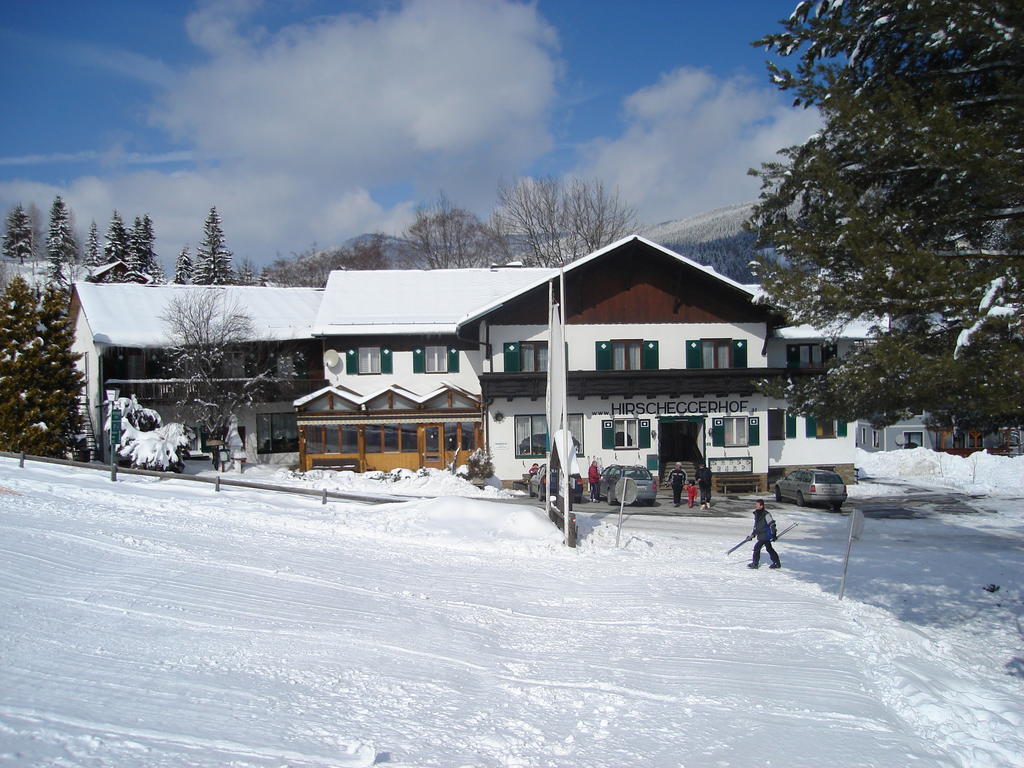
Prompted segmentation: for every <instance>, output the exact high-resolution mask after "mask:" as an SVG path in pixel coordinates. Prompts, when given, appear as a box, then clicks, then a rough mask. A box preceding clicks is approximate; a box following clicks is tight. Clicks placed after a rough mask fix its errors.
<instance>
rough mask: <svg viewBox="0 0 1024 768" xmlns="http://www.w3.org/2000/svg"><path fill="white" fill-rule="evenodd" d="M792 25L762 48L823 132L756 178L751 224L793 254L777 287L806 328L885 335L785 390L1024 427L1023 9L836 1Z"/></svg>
mask: <svg viewBox="0 0 1024 768" xmlns="http://www.w3.org/2000/svg"><path fill="white" fill-rule="evenodd" d="M783 27H784V29H783V31H781V32H777V33H775V34H770V35H768V36H766V37H765V38H763V39H762V40H759V41H757V42H756V43H755V44H756V45H761V46H765V47H767V49H769V50H770V51H772V52H774V53H775V54H778V56H779V58H778V59H777V61H776V62H773V63H770V64H769V69H770V71H771V74H772V77H773V80H774V81H775V82H776V83H777V84H778V86H779V87H780V88H781V89H783V90H785V91H788V92H790V93H792V94H793V96H794V101H795V103H796V104H798V105H804V106H806V107H813V108H817V109H819V110H820V112H821V115H822V118H823V123H824V126H823V128H822V130H821V131H820V132H818V133H817V134H816V135H814V136H812V137H811V138H809V139H808V140H807V141H806V142H805V143H804V144H802V145H800V146H796V147H791V148H789V149H787V150H784V151H783V152H782V153H781V157H782V159H781V160H780V161H778V162H774V163H769V164H766V165H765V166H763V167H762V168H761V170H760V171H758V172H757V173H758V174H759V175H760V177H761V180H762V192H761V198H760V202H759V204H758V205H757V206H756V208H755V212H754V215H753V218H752V225H753V227H754V228H755V229H756V231H757V232H758V234H759V238H760V241H761V243H762V244H764V245H767V246H772V247H774V249H775V250H776V252H777V255H778V256H779V257H780V258H779V260H778V261H774V260H764V261H763V262H762V264H761V265H760V269H761V278H762V281H763V283H764V286H765V288H766V290H767V292H768V294H769V296H770V298H771V299H772V300H773V301H774V303H775V304H776V305H777V306H779V307H780V308H781V309H783V310H784V311H785V312H786V313H787V314H788V315H789V317H790V319H791V320H792V321H793V322H795V323H810V324H813V325H815V326H818V327H820V328H828V329H833V330H835V331H837V332H838V330H839V329H840V328H841V326H842V325H843V324H844V323H847V322H849V321H852V320H862V319H868V320H869V321H871V322H873V323H874V324H875V326H876V329H877V334H878V335H877V338H878V341H877V343H874V344H870V345H865V346H864V347H862V348H860V349H858V350H856V351H855V352H854V353H853V354H852V355H850V356H849V357H846V358H844V359H841V360H836V361H834V362H833V363H832V367H831V369H830V371H829V374H828V375H826V376H823V377H818V378H816V379H806V378H805V379H798V380H795V381H793V382H790V383H789V386H788V387H787V390H786V394H787V396H788V397H789V398H790V401H791V402H792V403H793V404H794V405H795V407H796V408H797V409H798V410H802V411H804V412H807V413H814V414H817V415H821V416H829V417H840V418H846V419H850V418H855V417H871V418H873V419H874V420H875V421H876V423H885V422H892V421H894V420H896V419H898V418H900V417H902V416H905V415H908V414H911V413H921V412H928V413H930V414H931V417H932V419H933V422H935V423H940V424H951V425H965V426H966V425H972V426H978V427H982V428H992V427H995V426H997V425H999V424H1003V423H1006V422H1009V423H1019V422H1020V420H1021V414H1022V413H1024V402H1022V400H1024V387H1022V386H1021V384H1020V376H1021V371H1022V370H1024V335H1022V324H1021V321H1022V315H1021V312H1022V286H1024V258H1022V256H1024V4H1021V3H1020V2H1017V0H980V1H967V0H920V1H919V2H913V3H908V2H906V0H845V2H837V1H836V0H820V1H817V2H800V3H799V4H798V5H797V7H796V10H795V11H794V13H793V14H792V16H791V17H790V18H789V19H788V20H787V21H785V22H783ZM790 62H792V65H791V66H789V64H790Z"/></svg>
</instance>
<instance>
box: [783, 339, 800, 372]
mask: <svg viewBox="0 0 1024 768" xmlns="http://www.w3.org/2000/svg"><path fill="white" fill-rule="evenodd" d="M786 367H787V368H799V367H800V347H798V346H797V345H796V344H787V345H786Z"/></svg>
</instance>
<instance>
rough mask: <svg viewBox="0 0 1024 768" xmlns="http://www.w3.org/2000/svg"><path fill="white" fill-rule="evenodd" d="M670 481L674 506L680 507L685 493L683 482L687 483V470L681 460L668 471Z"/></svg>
mask: <svg viewBox="0 0 1024 768" xmlns="http://www.w3.org/2000/svg"><path fill="white" fill-rule="evenodd" d="M668 481H669V483H670V484H671V485H672V506H675V507H678V506H679V503H680V501H681V499H682V495H683V484H684V483H686V470H685V469H683V465H682V463H681V462H678V461H677V462H676V466H675V468H674V469H673V470H672V471H671V472H669V473H668Z"/></svg>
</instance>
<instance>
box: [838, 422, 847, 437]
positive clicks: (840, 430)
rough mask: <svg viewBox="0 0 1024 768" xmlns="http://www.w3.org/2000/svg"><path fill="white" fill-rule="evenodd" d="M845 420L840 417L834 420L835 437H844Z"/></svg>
mask: <svg viewBox="0 0 1024 768" xmlns="http://www.w3.org/2000/svg"><path fill="white" fill-rule="evenodd" d="M846 434H847V433H846V422H845V421H843V420H842V419H840V420H839V421H837V422H836V437H846Z"/></svg>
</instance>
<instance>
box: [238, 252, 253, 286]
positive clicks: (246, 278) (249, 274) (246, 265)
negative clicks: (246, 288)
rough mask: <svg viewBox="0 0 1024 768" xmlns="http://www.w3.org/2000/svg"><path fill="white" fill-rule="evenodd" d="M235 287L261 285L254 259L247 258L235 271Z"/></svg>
mask: <svg viewBox="0 0 1024 768" xmlns="http://www.w3.org/2000/svg"><path fill="white" fill-rule="evenodd" d="M235 285H259V278H258V277H257V274H256V265H255V264H253V263H252V259H250V258H249V257H246V258H244V259H242V261H241V262H239V264H238V269H236V270H235Z"/></svg>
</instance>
